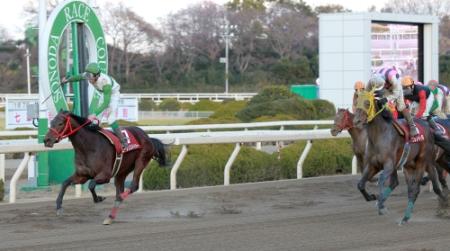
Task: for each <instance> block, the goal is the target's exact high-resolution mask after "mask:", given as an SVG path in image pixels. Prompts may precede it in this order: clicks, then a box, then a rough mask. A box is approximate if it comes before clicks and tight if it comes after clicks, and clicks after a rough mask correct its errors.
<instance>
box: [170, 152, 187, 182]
mask: <svg viewBox="0 0 450 251" xmlns="http://www.w3.org/2000/svg"><path fill="white" fill-rule="evenodd" d="M187 151H188V149H187V147H186V145H183V147H182V148H181V152H180V155H178V158H177V160H176V161H175V164H173V167H172V170H171V171H170V190H175V189H177V171H178V168H180V165H181V162H183V159H184V157H185V156H186V154H187Z"/></svg>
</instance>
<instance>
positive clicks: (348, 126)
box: [337, 110, 353, 131]
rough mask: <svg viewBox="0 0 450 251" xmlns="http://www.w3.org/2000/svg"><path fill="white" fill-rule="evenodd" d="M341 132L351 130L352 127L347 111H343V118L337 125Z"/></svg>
mask: <svg viewBox="0 0 450 251" xmlns="http://www.w3.org/2000/svg"><path fill="white" fill-rule="evenodd" d="M337 126H338V127H339V129H340V130H341V131H344V130H348V129H351V128H352V127H353V123H352V121H351V120H350V114H349V111H348V110H346V111H344V118H343V119H342V123H341V124H339V125H337Z"/></svg>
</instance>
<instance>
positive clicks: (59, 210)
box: [56, 208, 64, 216]
mask: <svg viewBox="0 0 450 251" xmlns="http://www.w3.org/2000/svg"><path fill="white" fill-rule="evenodd" d="M63 213H64V209H62V208H59V209H56V216H62V215H63Z"/></svg>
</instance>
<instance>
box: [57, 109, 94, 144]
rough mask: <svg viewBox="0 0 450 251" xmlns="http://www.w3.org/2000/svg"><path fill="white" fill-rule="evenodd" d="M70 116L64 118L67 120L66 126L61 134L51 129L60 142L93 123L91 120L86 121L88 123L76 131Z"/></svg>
mask: <svg viewBox="0 0 450 251" xmlns="http://www.w3.org/2000/svg"><path fill="white" fill-rule="evenodd" d="M70 118H71V117H70V115H67V116H65V117H64V119H65V121H66V122H65V123H66V124H65V125H64V128H63V129H62V130H61V132H58V131H57V130H56V129H54V128H51V127H50V128H49V129H50V131H52V132H53V133H54V134H56V139H57V140H58V141H60V140H62V139H64V138H67V137H69V136H70V135H72V134H74V133H76V132H77V131H79V130H80V129H81V128H83V127H85V126H86V125H88V124H90V123H91V122H92V121H90V120H86V122H84V123H83V124H82V125H80V126H78V127H76V128H75V129H73V128H72V124H71V123H70Z"/></svg>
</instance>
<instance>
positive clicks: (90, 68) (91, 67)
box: [85, 63, 100, 74]
mask: <svg viewBox="0 0 450 251" xmlns="http://www.w3.org/2000/svg"><path fill="white" fill-rule="evenodd" d="M85 71H86V72H88V73H92V74H99V73H100V67H99V66H98V64H97V63H89V64H88V65H86V70H85Z"/></svg>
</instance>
